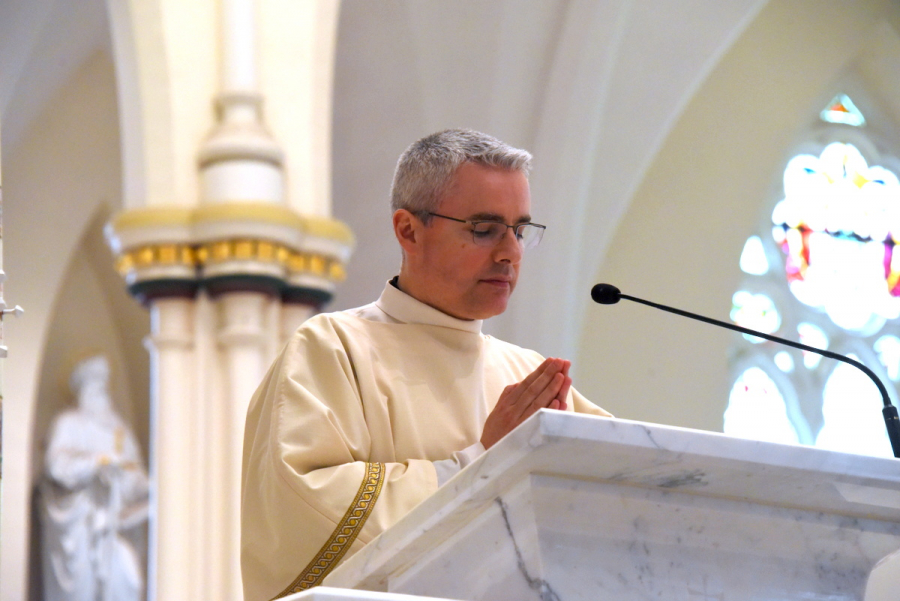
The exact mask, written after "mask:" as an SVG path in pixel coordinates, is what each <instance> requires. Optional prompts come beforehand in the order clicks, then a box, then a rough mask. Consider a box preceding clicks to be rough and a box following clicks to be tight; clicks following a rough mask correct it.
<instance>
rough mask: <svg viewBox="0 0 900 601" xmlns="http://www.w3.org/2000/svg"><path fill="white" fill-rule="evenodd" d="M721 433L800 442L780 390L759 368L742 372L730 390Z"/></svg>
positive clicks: (766, 439) (775, 440) (769, 440)
mask: <svg viewBox="0 0 900 601" xmlns="http://www.w3.org/2000/svg"><path fill="white" fill-rule="evenodd" d="M723 431H724V432H725V434H728V435H730V436H740V437H741V438H753V439H755V440H765V441H768V442H781V443H785V444H797V443H798V442H799V437H798V436H797V430H796V429H795V428H794V426H793V424H791V420H790V419H788V414H787V406H786V405H785V402H784V397H783V396H782V395H781V391H780V390H778V386H777V385H776V384H775V382H774V381H773V380H772V378H770V377H769V376H768V374H766V372H765V371H763V370H762V369H760V368H759V367H751V368H749V369H747V370H745V371H744V372H743V373H742V374H741V375H740V377H738V379H737V381H736V382H735V383H734V386H733V387H732V388H731V394H730V395H729V396H728V409H726V410H725V423H724V426H723Z"/></svg>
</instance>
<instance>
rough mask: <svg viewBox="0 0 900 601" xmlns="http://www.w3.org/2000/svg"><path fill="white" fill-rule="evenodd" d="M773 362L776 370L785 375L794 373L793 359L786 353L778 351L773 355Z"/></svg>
mask: <svg viewBox="0 0 900 601" xmlns="http://www.w3.org/2000/svg"><path fill="white" fill-rule="evenodd" d="M772 360H773V361H775V365H777V366H778V369H780V370H781V371H783V372H784V373H786V374H789V373H791V372H792V371H794V358H793V357H792V356H791V354H790V353H789V352H787V351H778V352H777V353H775V357H773V359H772Z"/></svg>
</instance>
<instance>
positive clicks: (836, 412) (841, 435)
mask: <svg viewBox="0 0 900 601" xmlns="http://www.w3.org/2000/svg"><path fill="white" fill-rule="evenodd" d="M848 357H850V358H852V359H857V360H858V357H856V356H855V355H848ZM881 407H882V400H881V394H880V393H879V392H878V388H877V387H876V386H875V383H874V382H872V380H870V379H869V377H868V376H867V375H866V374H864V373H862V372H861V371H860V370H858V369H857V368H855V367H853V366H852V365H847V364H846V363H839V364H838V365H837V367H835V368H834V371H833V372H832V373H831V376H830V377H829V378H828V381H827V382H826V383H825V390H824V392H823V400H822V417H823V418H824V422H825V423H824V425H823V426H822V429H821V430H820V431H819V435H818V436H817V437H816V446H817V447H820V448H823V449H831V450H832V451H843V452H846V453H862V454H865V455H881V456H887V457H892V456H893V453H892V452H891V445H890V441H889V440H888V436H887V430H886V429H885V427H884V421H883V419H882V415H881Z"/></svg>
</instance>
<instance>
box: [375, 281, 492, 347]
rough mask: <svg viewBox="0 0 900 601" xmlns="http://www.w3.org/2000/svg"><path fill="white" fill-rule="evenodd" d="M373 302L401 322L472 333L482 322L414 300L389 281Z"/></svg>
mask: <svg viewBox="0 0 900 601" xmlns="http://www.w3.org/2000/svg"><path fill="white" fill-rule="evenodd" d="M375 304H376V305H377V306H378V308H379V309H381V310H382V311H384V312H385V313H387V314H388V315H390V316H391V317H393V318H394V319H396V320H398V321H401V322H403V323H413V324H422V325H431V326H441V327H444V328H453V329H454V330H463V331H464V332H472V333H474V334H480V333H481V324H482V323H484V320H482V319H473V320H468V319H457V318H456V317H452V316H450V315H447V314H446V313H444V312H443V311H439V310H438V309H435V308H434V307H432V306H430V305H426V304H425V303H423V302H421V301H419V300H416V299H415V298H413V297H412V296H410V295H408V294H406V293H405V292H403V291H402V290H400V289H399V288H395V287H394V286H392V285H391V283H390V282H388V283H387V284H386V285H385V286H384V291H383V292H382V293H381V296H380V297H379V298H378V300H377V301H375Z"/></svg>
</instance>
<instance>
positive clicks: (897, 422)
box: [591, 284, 900, 457]
mask: <svg viewBox="0 0 900 601" xmlns="http://www.w3.org/2000/svg"><path fill="white" fill-rule="evenodd" d="M591 298H592V299H594V302H596V303H600V304H601V305H614V304H616V303H617V302H619V300H620V299H623V298H624V299H627V300H630V301H634V302H636V303H641V304H642V305H647V306H648V307H653V308H655V309H662V310H663V311H668V312H669V313H674V314H676V315H681V316H682V317H689V318H691V319H696V320H699V321H702V322H705V323H708V324H712V325H714V326H721V327H723V328H727V329H729V330H734V331H735V332H740V333H742V334H749V335H750V336H757V337H759V338H764V339H766V340H770V341H772V342H777V343H778V344H785V345H787V346H791V347H794V348H796V349H800V350H801V351H809V352H810V353H816V354H818V355H822V356H823V357H828V358H829V359H836V360H837V361H843V362H844V363H847V364H849V365H852V366H853V367H855V368H857V369H859V370H861V371H862V372H863V373H864V374H866V375H867V376H869V378H871V379H872V381H873V382H875V386H877V387H878V391H879V392H880V393H881V399H882V401H884V408H883V409H882V410H881V413H882V415H884V423H885V426H886V427H887V432H888V438H889V439H890V440H891V449H893V451H894V457H900V417H898V415H897V408H896V407H894V405H893V404H891V398H890V397H889V396H888V392H887V388H885V387H884V383H883V382H882V381H881V380H880V379H879V378H878V376H876V375H875V372H873V371H872V370H871V369H869V368H868V367H867V366H865V365H863V364H862V363H860V362H859V361H856V360H854V359H851V358H850V357H845V356H844V355H839V354H837V353H832V352H831V351H825V350H822V349H817V348H815V347H812V346H808V345H806V344H801V343H799V342H794V341H793V340H788V339H786V338H779V337H778V336H772V335H771V334H765V333H763V332H758V331H756V330H751V329H750V328H745V327H743V326H739V325H736V324H733V323H728V322H726V321H719V320H718V319H712V318H709V317H704V316H702V315H697V314H696V313H690V312H689V311H682V310H681V309H675V308H673V307H667V306H666V305H660V304H659V303H653V302H650V301H647V300H644V299H641V298H637V297H636V296H630V295H628V294H622V292H621V291H620V290H619V289H618V288H616V287H615V286H613V285H612V284H597V285H596V286H594V287H593V288H591Z"/></svg>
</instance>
